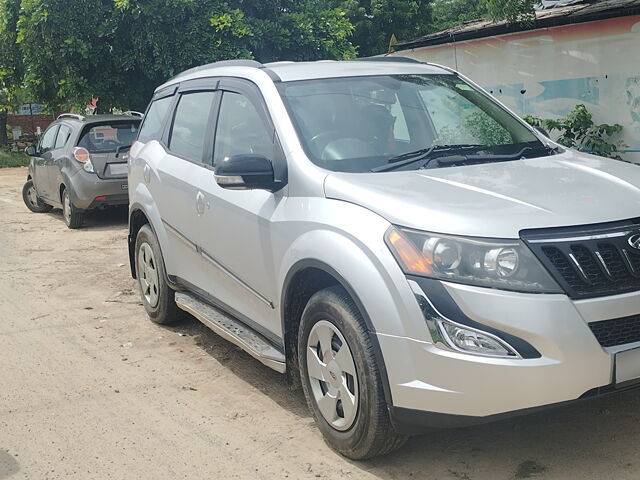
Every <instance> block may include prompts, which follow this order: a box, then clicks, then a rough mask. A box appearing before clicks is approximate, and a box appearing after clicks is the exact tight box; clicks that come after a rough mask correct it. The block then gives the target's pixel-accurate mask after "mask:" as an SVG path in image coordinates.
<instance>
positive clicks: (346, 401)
mask: <svg viewBox="0 0 640 480" xmlns="http://www.w3.org/2000/svg"><path fill="white" fill-rule="evenodd" d="M369 335H370V334H369V332H368V331H367V329H366V327H365V325H364V321H363V319H362V315H361V314H360V311H359V310H358V308H357V306H356V305H355V303H354V302H353V300H352V299H351V297H350V296H349V294H348V293H347V292H346V291H345V290H344V289H343V288H342V287H330V288H327V289H325V290H321V291H319V292H317V293H316V294H314V295H313V296H312V297H311V299H310V300H309V303H308V304H307V306H306V308H305V310H304V312H303V314H302V319H301V322H300V332H299V337H298V358H299V363H300V377H301V380H302V386H303V389H304V393H305V397H306V399H307V403H308V405H309V408H310V410H311V412H312V414H313V417H314V418H315V420H316V423H317V424H318V427H319V428H320V431H321V432H322V434H323V435H324V438H325V440H326V442H327V443H328V444H329V446H330V447H331V448H333V449H334V450H336V451H338V452H339V453H341V454H342V455H344V456H346V457H349V458H352V459H354V460H360V459H365V458H371V457H375V456H378V455H384V454H386V453H389V452H391V451H393V450H395V449H396V448H398V447H400V446H402V444H403V443H404V442H405V441H406V437H405V436H403V435H400V434H398V433H397V432H396V431H395V430H394V429H393V427H392V425H391V422H390V419H389V414H388V411H387V405H386V402H385V398H384V390H383V386H382V377H381V375H380V370H379V368H378V365H377V362H376V359H375V355H374V350H373V345H372V343H371V339H370V337H369Z"/></svg>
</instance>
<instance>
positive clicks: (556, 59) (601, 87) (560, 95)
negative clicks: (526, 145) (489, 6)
mask: <svg viewBox="0 0 640 480" xmlns="http://www.w3.org/2000/svg"><path fill="white" fill-rule="evenodd" d="M394 49H395V52H396V53H395V54H397V55H403V56H408V57H414V58H417V59H420V60H423V61H429V62H434V63H439V64H443V65H448V66H450V67H452V68H455V69H456V70H459V71H460V72H462V73H464V74H465V75H467V76H469V77H470V78H472V79H473V80H474V81H476V82H478V83H479V84H480V85H482V86H483V87H485V88H487V89H488V90H489V91H491V92H492V93H493V94H494V95H495V96H496V97H497V98H499V99H500V100H501V101H502V102H503V103H505V104H506V105H508V106H509V107H510V108H512V109H513V110H515V111H516V112H518V113H520V114H522V115H524V114H531V115H535V116H538V117H542V118H555V117H559V116H563V115H565V114H566V113H567V112H568V111H569V110H571V109H572V108H573V107H574V106H575V105H577V104H580V103H582V104H584V105H585V106H586V107H587V109H588V110H589V111H590V112H592V113H593V116H594V120H595V121H596V123H609V124H614V123H619V124H621V125H622V126H623V127H624V130H623V138H622V140H623V142H624V143H625V144H626V145H627V146H626V147H624V148H623V150H624V151H625V152H626V153H625V154H623V157H624V158H625V159H627V160H632V161H636V162H640V0H601V1H595V2H594V1H592V2H590V3H579V4H575V5H570V6H566V7H556V8H553V9H550V10H541V11H538V12H537V19H536V22H535V25H530V26H528V27H527V26H522V25H507V24H505V23H498V24H496V23H491V22H489V21H487V20H479V21H473V22H467V23H465V24H463V25H461V26H459V27H454V28H452V29H449V30H445V31H442V32H437V33H433V34H430V35H427V36H425V37H421V38H418V39H414V40H410V41H404V42H400V43H398V44H397V45H395V46H394Z"/></svg>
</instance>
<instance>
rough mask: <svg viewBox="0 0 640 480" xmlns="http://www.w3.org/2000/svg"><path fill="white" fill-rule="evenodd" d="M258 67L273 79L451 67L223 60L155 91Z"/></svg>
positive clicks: (372, 60)
mask: <svg viewBox="0 0 640 480" xmlns="http://www.w3.org/2000/svg"><path fill="white" fill-rule="evenodd" d="M252 69H253V70H255V69H260V70H262V71H264V72H265V73H267V74H268V75H269V76H270V77H271V79H272V80H273V81H275V82H291V81H296V80H315V79H323V78H335V77H362V76H371V75H398V74H451V73H453V71H452V70H450V69H448V68H446V67H443V66H440V65H435V64H430V63H425V62H421V61H419V60H416V59H413V58H407V57H397V56H387V57H368V58H361V59H357V60H339V61H336V60H319V61H315V62H272V63H265V64H262V63H259V62H256V61H254V60H225V61H221V62H215V63H210V64H208V65H202V66H199V67H195V68H191V69H189V70H186V71H184V72H182V73H179V74H178V75H176V76H175V77H173V78H171V79H169V80H168V81H167V82H165V83H164V84H162V85H160V86H159V87H158V88H157V89H156V92H158V91H160V90H163V89H165V88H167V87H169V86H171V85H175V84H177V83H180V82H181V81H185V80H193V79H197V78H204V77H216V76H222V77H223V76H234V77H243V76H244V75H246V76H249V74H250V73H252V72H251V70H252Z"/></svg>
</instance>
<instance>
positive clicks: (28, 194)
mask: <svg viewBox="0 0 640 480" xmlns="http://www.w3.org/2000/svg"><path fill="white" fill-rule="evenodd" d="M22 200H23V201H24V204H25V205H26V206H27V208H28V209H29V210H31V211H32V212H35V213H47V212H50V211H51V209H52V208H53V207H52V206H51V205H49V204H48V203H44V202H43V201H42V199H41V198H40V197H39V196H38V192H36V186H35V185H34V184H33V180H27V183H25V184H24V187H22Z"/></svg>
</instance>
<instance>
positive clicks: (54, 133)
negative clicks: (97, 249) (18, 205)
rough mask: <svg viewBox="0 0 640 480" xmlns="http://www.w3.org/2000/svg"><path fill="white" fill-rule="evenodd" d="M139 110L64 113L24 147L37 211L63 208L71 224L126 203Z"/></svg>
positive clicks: (30, 203)
mask: <svg viewBox="0 0 640 480" xmlns="http://www.w3.org/2000/svg"><path fill="white" fill-rule="evenodd" d="M140 120H141V118H140V116H138V115H129V114H125V115H90V116H87V117H84V116H82V115H76V114H72V113H64V114H62V115H60V116H59V117H58V118H57V119H56V121H54V122H53V123H52V124H51V125H50V126H49V127H48V128H47V130H46V131H45V132H44V133H43V134H42V136H41V137H40V141H39V142H38V144H37V145H31V146H29V147H27V148H26V150H25V152H26V153H27V155H29V156H31V162H30V164H29V173H28V176H27V182H26V183H25V185H24V187H23V189H22V198H23V199H24V203H25V204H26V205H27V207H28V208H29V209H30V210H31V211H32V212H37V213H41V212H48V211H50V210H51V209H52V208H54V207H58V208H62V213H63V218H64V221H65V223H66V224H67V226H68V227H69V228H79V227H81V226H82V222H83V217H84V212H85V211H87V210H91V209H94V208H104V207H107V206H115V205H127V204H128V202H129V198H128V193H127V169H128V165H127V159H128V150H129V148H130V146H131V144H132V143H133V141H134V140H135V138H136V136H137V134H138V126H139V125H140Z"/></svg>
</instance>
